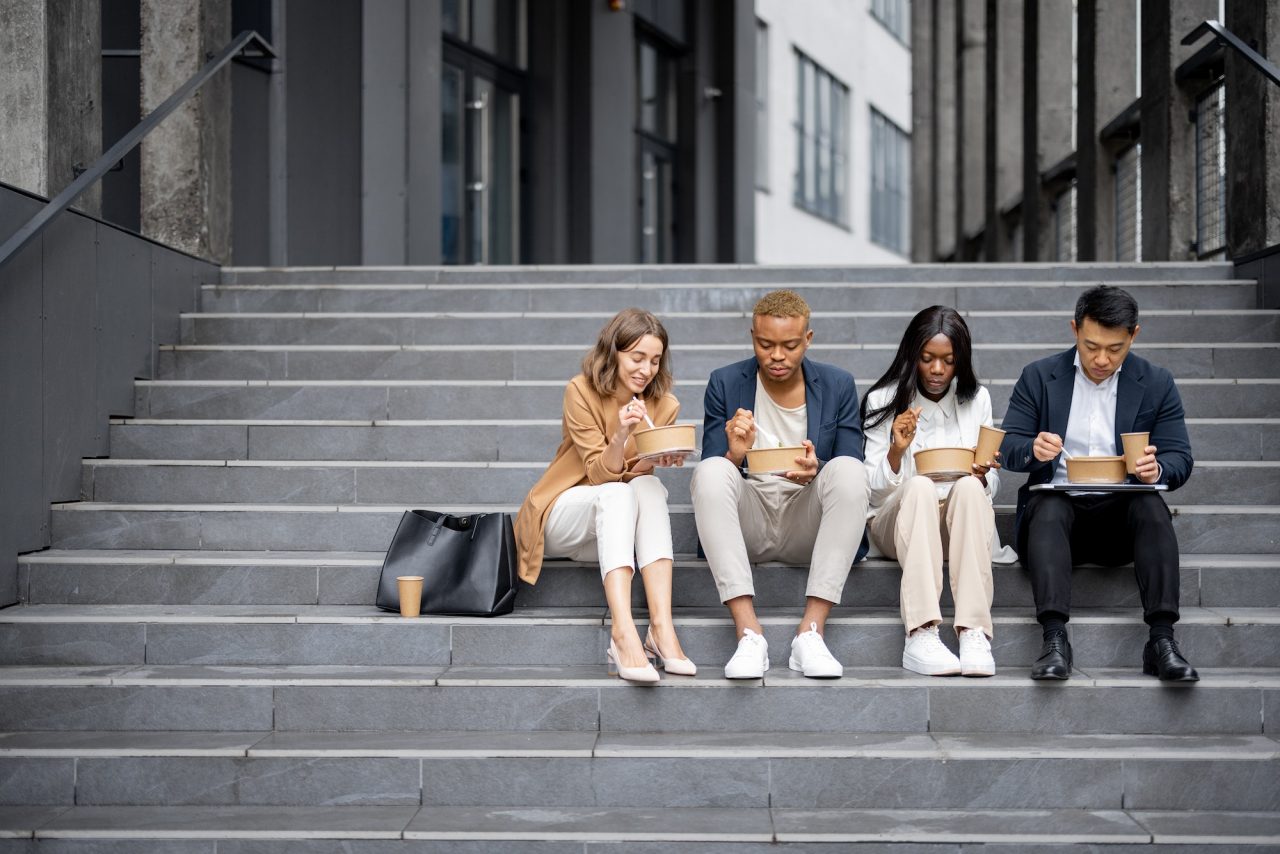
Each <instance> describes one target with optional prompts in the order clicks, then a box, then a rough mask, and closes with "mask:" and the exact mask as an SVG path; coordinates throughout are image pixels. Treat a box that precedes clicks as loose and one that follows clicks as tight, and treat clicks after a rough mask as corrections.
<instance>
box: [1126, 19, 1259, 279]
mask: <svg viewBox="0 0 1280 854" xmlns="http://www.w3.org/2000/svg"><path fill="white" fill-rule="evenodd" d="M1141 3H1142V258H1143V260H1144V261H1184V260H1190V259H1193V258H1194V257H1195V253H1194V251H1193V250H1192V245H1193V243H1194V241H1195V239H1196V193H1195V190H1196V186H1195V180H1196V174H1195V159H1196V139H1195V125H1194V124H1193V123H1191V122H1190V121H1188V120H1187V115H1188V113H1189V112H1190V111H1191V110H1192V109H1193V107H1194V106H1195V93H1194V92H1192V91H1187V90H1183V89H1182V88H1180V87H1179V86H1178V85H1177V83H1176V81H1175V80H1174V74H1175V72H1176V70H1177V68H1178V66H1179V65H1180V64H1181V63H1182V62H1183V61H1185V60H1186V59H1187V58H1188V57H1190V56H1191V55H1192V54H1193V53H1195V52H1196V51H1197V50H1199V49H1200V47H1201V45H1191V46H1187V45H1183V44H1182V43H1181V42H1182V37H1183V36H1185V35H1186V34H1187V33H1189V32H1191V30H1192V29H1194V28H1195V26H1196V25H1197V24H1199V23H1200V22H1201V21H1204V20H1210V19H1216V18H1217V17H1218V3H1217V0H1141ZM1264 5H1265V4H1264ZM1228 100H1230V96H1229V95H1228Z"/></svg>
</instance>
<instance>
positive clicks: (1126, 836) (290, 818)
mask: <svg viewBox="0 0 1280 854" xmlns="http://www.w3.org/2000/svg"><path fill="white" fill-rule="evenodd" d="M0 828H4V831H0V832H4V833H5V835H8V836H16V837H19V838H21V837H31V836H34V837H35V838H37V839H56V838H98V839H178V838H186V839H297V840H305V839H343V838H345V839H401V838H403V839H440V840H445V839H455V840H462V839H474V840H503V839H508V840H521V841H531V840H560V841H583V842H586V841H599V842H609V841H617V842H639V841H645V840H652V841H683V842H689V841H707V842H763V843H769V842H780V843H781V842H803V841H821V842H882V843H884V842H898V843H906V842H933V843H938V842H952V843H956V842H976V841H985V842H1001V843H1006V844H1013V843H1021V844H1033V843H1067V842H1075V843H1083V842H1098V843H1132V844H1147V843H1151V842H1153V841H1154V842H1157V843H1160V842H1182V841H1185V842H1188V843H1191V844H1195V843H1203V844H1210V843H1215V842H1219V843H1222V842H1235V843H1240V844H1274V843H1275V842H1277V841H1280V814H1277V813H1267V812H1226V811H1197V812H1190V813H1188V812H1174V811H1142V810H1080V809H1062V810H1047V809H1039V810H1037V809H1025V810H972V809H964V810H954V809H952V810H948V809H861V810H853V809H823V810H807V809H783V808H764V807H759V808H736V809H735V808H723V807H720V808H715V807H711V808H707V807H701V808H698V807H694V808H650V809H645V808H619V807H613V808H607V807H606V808H601V807H553V808H547V807H537V808H532V807H507V808H503V807H417V806H336V807H335V806H323V807H279V806H271V807H246V806H163V807H128V806H125V807H122V806H107V807H95V806H76V807H3V808H0Z"/></svg>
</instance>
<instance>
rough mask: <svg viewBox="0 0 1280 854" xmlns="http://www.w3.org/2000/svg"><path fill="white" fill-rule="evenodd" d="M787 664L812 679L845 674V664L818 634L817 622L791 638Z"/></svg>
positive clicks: (835, 677) (834, 677)
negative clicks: (789, 658) (841, 662)
mask: <svg viewBox="0 0 1280 854" xmlns="http://www.w3.org/2000/svg"><path fill="white" fill-rule="evenodd" d="M787 666H788V667H790V668H791V669H792V670H798V671H799V672H801V673H803V674H804V675H805V676H808V677H810V678H811V679H839V678H840V677H841V676H843V675H844V667H843V665H841V664H840V662H838V661H836V659H835V656H834V655H832V654H831V650H829V649H827V644H826V642H825V641H823V639H822V635H820V634H818V624H817V623H810V624H809V631H807V632H801V633H800V634H798V635H796V636H795V637H794V638H792V639H791V660H790V661H788V662H787Z"/></svg>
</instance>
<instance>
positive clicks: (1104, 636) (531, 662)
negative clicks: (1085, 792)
mask: <svg viewBox="0 0 1280 854" xmlns="http://www.w3.org/2000/svg"><path fill="white" fill-rule="evenodd" d="M798 605H799V602H797V603H796V605H793V606H791V607H781V606H779V607H766V606H762V607H760V608H759V609H758V611H759V615H760V621H761V624H762V625H763V626H764V631H765V637H766V639H768V640H769V644H770V650H771V652H770V657H771V660H772V661H773V663H774V666H775V667H777V668H785V667H786V664H787V656H788V653H789V649H790V640H791V638H792V637H793V636H794V634H795V631H796V623H797V620H798V613H797V610H798V609H797V606H798ZM637 610H639V609H637ZM674 617H675V621H676V625H677V629H678V632H679V635H680V639H681V645H682V646H683V647H684V650H685V652H686V654H687V655H688V656H689V657H690V658H692V659H693V660H694V661H695V662H700V663H701V664H702V665H703V666H704V667H706V668H708V671H707V674H708V675H718V674H719V671H718V668H719V667H720V666H722V665H723V663H724V662H725V661H727V660H728V659H729V657H730V656H731V655H733V652H734V649H735V647H736V640H735V638H734V633H733V628H732V627H733V623H732V620H730V619H729V616H728V613H727V612H726V611H725V610H724V609H723V608H720V607H705V608H693V607H678V608H676V609H675V614H674ZM992 618H993V622H994V624H995V637H994V639H993V641H992V652H993V655H994V656H995V660H996V665H997V668H1001V669H1004V670H1008V669H1015V670H1020V669H1022V668H1024V667H1026V666H1029V665H1030V664H1031V663H1032V662H1034V661H1035V659H1036V657H1037V656H1038V655H1039V652H1040V639H1041V630H1040V626H1039V624H1038V623H1036V621H1035V618H1034V617H1033V615H1032V613H1031V611H1030V609H1028V608H1023V607H1018V608H994V609H992ZM610 625H611V623H610V620H609V619H608V615H607V612H606V611H605V609H604V608H603V606H595V607H577V608H568V607H543V608H531V607H528V608H522V609H521V610H520V611H519V612H517V613H514V614H511V615H508V616H505V617H496V618H492V619H484V618H464V617H422V618H419V619H416V620H406V619H404V618H402V617H400V616H399V614H394V613H388V612H384V611H378V610H377V609H375V608H374V607H373V606H372V605H356V606H341V605H311V606H308V605H94V606H88V605H26V606H14V607H12V608H7V609H4V610H3V611H0V639H3V640H4V644H3V646H0V664H9V665H86V666H88V665H112V664H143V663H148V664H186V665H229V666H234V665H247V664H253V665H285V664H309V665H324V664H344V665H377V664H394V665H404V666H431V665H449V664H452V665H477V666H489V667H497V666H503V665H511V666H535V665H599V666H600V668H601V669H602V670H603V663H604V650H605V648H606V647H607V646H608V644H609V627H610ZM942 634H943V637H944V640H945V642H947V643H948V644H949V645H950V646H951V647H952V648H953V650H954V647H955V637H954V634H953V632H952V631H951V630H950V629H946V630H945V631H943V633H942ZM1071 636H1072V645H1073V647H1074V649H1075V656H1076V662H1077V663H1078V664H1079V666H1080V667H1082V668H1084V669H1085V670H1086V671H1087V670H1088V669H1089V668H1090V667H1134V668H1138V667H1139V666H1140V664H1141V651H1142V646H1143V643H1144V642H1145V641H1146V637H1147V631H1146V626H1145V625H1144V624H1143V623H1142V616H1141V610H1140V609H1138V608H1098V609H1085V608H1077V609H1075V611H1074V613H1073V614H1072V619H1071ZM825 637H826V641H827V645H828V647H829V648H830V649H831V652H832V654H833V655H835V656H836V658H838V659H839V660H840V661H841V663H843V664H845V665H847V666H850V667H897V666H899V665H900V664H901V662H902V642H903V627H902V622H901V618H900V617H899V614H898V609H897V608H896V607H894V608H866V607H857V608H850V609H847V610H846V609H841V610H839V611H837V612H835V614H834V615H833V616H832V617H831V619H830V621H829V622H828V626H827V630H826V635H825ZM1178 637H1179V642H1180V644H1181V646H1182V648H1183V650H1184V651H1185V652H1186V654H1187V657H1188V658H1189V659H1190V660H1191V661H1192V662H1193V663H1194V664H1196V665H1197V666H1198V667H1260V666H1268V665H1270V664H1272V663H1274V655H1273V651H1274V650H1275V649H1276V647H1277V644H1280V610H1277V609H1274V608H1200V607H1184V608H1182V609H1181V620H1180V621H1179V624H1178Z"/></svg>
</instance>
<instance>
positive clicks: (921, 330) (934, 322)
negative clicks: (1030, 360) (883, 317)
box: [861, 305, 978, 430]
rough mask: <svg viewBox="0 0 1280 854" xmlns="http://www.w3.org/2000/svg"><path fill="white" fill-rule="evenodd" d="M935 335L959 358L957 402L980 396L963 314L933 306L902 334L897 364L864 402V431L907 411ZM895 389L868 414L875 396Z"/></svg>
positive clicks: (971, 348) (957, 364)
mask: <svg viewBox="0 0 1280 854" xmlns="http://www.w3.org/2000/svg"><path fill="white" fill-rule="evenodd" d="M935 335H945V336H947V338H948V339H949V340H950V341H951V351H952V354H953V356H954V357H955V368H956V377H955V379H956V399H957V400H959V401H960V402H961V403H968V402H969V401H970V400H973V396H974V395H975V394H977V393H978V378H977V376H976V375H975V374H974V372H973V344H972V341H971V339H970V338H969V327H968V325H967V324H966V323H965V322H964V318H963V317H961V316H960V312H958V311H956V310H955V309H954V308H950V307H948V306H945V305H931V306H929V307H928V308H926V309H924V310H923V311H921V312H919V313H918V314H917V315H916V316H915V317H913V318H911V322H910V323H908V324H907V329H906V331H905V332H903V333H902V341H901V342H900V343H899V344H898V352H897V353H896V354H894V357H893V364H891V365H890V366H889V370H887V371H885V372H884V376H882V377H880V379H878V380H876V384H875V385H873V386H872V387H871V389H870V391H868V392H867V393H866V394H865V395H864V396H863V398H862V406H861V415H862V423H863V427H864V429H867V430H870V429H871V428H873V427H875V426H876V425H878V424H880V423H881V422H883V421H884V420H885V419H886V418H895V417H897V416H898V415H900V414H901V413H903V412H906V411H907V407H908V406H910V405H911V399H912V398H913V397H914V396H915V393H916V389H917V388H918V387H919V383H920V379H919V376H920V375H919V371H918V369H917V367H916V365H917V363H918V362H919V361H920V354H921V353H922V352H924V347H925V345H926V344H928V343H929V342H930V341H931V340H932V339H933V337H934V336H935ZM889 387H893V388H894V394H893V399H892V400H890V401H889V402H888V403H886V404H885V405H884V406H881V407H880V408H878V409H873V410H871V411H868V410H867V401H869V400H870V399H871V392H873V391H875V390H877V389H881V388H889Z"/></svg>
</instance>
